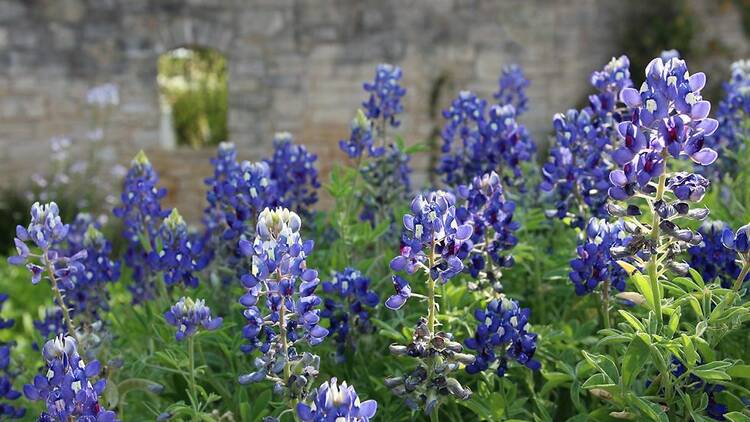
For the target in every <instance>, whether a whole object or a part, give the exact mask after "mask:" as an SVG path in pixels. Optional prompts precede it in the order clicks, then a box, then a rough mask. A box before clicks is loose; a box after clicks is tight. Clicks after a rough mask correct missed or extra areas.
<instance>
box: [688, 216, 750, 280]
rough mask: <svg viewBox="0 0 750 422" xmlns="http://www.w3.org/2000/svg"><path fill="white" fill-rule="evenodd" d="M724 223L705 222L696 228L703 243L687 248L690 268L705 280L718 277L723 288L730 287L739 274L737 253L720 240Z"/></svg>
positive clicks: (724, 226)
mask: <svg viewBox="0 0 750 422" xmlns="http://www.w3.org/2000/svg"><path fill="white" fill-rule="evenodd" d="M726 227H727V226H726V223H723V222H721V221H716V222H705V223H703V224H702V225H701V227H700V229H698V233H700V234H701V236H703V243H701V244H700V245H696V246H691V247H690V248H688V254H689V255H690V268H693V269H694V270H696V271H698V272H699V273H700V274H701V275H702V276H703V278H704V279H705V280H708V281H713V280H716V279H718V280H719V282H720V283H721V286H722V287H724V288H730V287H732V283H733V282H734V280H735V279H737V277H739V275H740V270H741V268H740V266H739V265H738V264H737V254H736V252H734V251H732V250H731V249H727V248H726V247H725V246H724V244H723V243H722V241H721V238H722V233H723V232H724V229H725V228H726Z"/></svg>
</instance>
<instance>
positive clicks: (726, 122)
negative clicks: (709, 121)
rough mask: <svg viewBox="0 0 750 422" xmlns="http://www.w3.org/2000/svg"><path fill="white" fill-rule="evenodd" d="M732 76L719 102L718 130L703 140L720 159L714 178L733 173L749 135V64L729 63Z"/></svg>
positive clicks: (743, 62)
mask: <svg viewBox="0 0 750 422" xmlns="http://www.w3.org/2000/svg"><path fill="white" fill-rule="evenodd" d="M731 70H732V75H731V77H730V79H729V81H727V82H725V83H724V98H723V99H722V100H721V102H719V107H718V110H717V112H716V118H717V119H718V121H719V128H718V129H717V131H716V133H715V134H714V135H713V136H711V137H708V138H707V139H706V141H707V143H708V145H709V146H710V147H711V148H714V149H715V150H717V152H718V153H719V154H720V155H721V156H722V157H721V159H720V160H719V161H718V163H717V164H718V165H717V167H716V173H717V174H716V175H722V174H727V173H730V174H731V172H732V170H733V169H735V168H736V166H737V163H738V160H739V158H740V157H742V154H743V151H745V150H746V146H745V144H746V139H747V137H748V135H750V126H749V125H748V116H750V60H740V61H737V62H735V63H732V69H731Z"/></svg>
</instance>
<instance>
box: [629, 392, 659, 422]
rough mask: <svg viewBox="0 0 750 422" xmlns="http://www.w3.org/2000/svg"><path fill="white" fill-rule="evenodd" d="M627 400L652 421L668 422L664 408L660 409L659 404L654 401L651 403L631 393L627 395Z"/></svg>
mask: <svg viewBox="0 0 750 422" xmlns="http://www.w3.org/2000/svg"><path fill="white" fill-rule="evenodd" d="M628 402H630V404H631V405H633V406H635V407H636V408H638V410H640V411H641V413H643V414H644V415H646V416H648V418H649V419H650V420H652V421H656V422H669V418H668V417H667V414H666V413H664V410H662V408H661V406H659V405H658V404H656V403H652V402H650V401H648V400H646V399H642V398H640V397H638V396H636V395H633V394H630V395H628Z"/></svg>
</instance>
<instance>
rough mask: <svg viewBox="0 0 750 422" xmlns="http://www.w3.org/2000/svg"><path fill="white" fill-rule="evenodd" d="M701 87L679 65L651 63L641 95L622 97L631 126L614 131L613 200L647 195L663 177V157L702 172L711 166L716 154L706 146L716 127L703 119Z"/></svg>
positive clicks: (626, 92) (701, 78)
mask: <svg viewBox="0 0 750 422" xmlns="http://www.w3.org/2000/svg"><path fill="white" fill-rule="evenodd" d="M705 84H706V76H705V75H704V74H703V73H700V72H699V73H696V74H693V75H690V74H689V73H688V70H687V65H686V64H685V62H684V61H683V60H680V59H676V58H673V59H671V60H669V61H668V62H667V63H664V62H663V61H662V60H661V59H660V58H656V59H654V60H652V61H651V63H649V65H648V67H647V68H646V81H645V82H644V83H643V85H642V86H641V89H640V91H638V90H636V89H634V88H625V89H623V90H622V91H621V94H620V97H621V99H622V101H623V102H624V103H625V104H626V105H627V106H628V107H630V108H631V109H632V110H633V120H632V122H621V123H619V124H618V125H617V131H618V133H619V134H620V137H621V138H622V139H623V145H622V147H621V148H620V149H618V150H617V151H615V152H614V153H613V155H612V157H613V159H614V160H615V162H616V163H617V164H618V165H619V166H621V167H622V168H621V169H617V170H614V171H612V173H610V181H611V182H612V185H613V186H612V187H611V188H610V190H609V194H610V196H611V197H612V198H614V199H618V200H624V199H627V198H629V197H630V196H632V195H633V194H635V192H636V191H642V192H647V193H648V192H650V190H651V189H653V187H649V183H650V182H651V181H652V180H653V179H655V178H659V177H661V176H662V175H664V174H665V171H666V166H665V158H666V157H668V156H672V157H674V158H682V157H689V158H690V159H691V160H692V161H693V162H695V163H696V164H700V165H702V166H707V165H709V164H711V163H713V162H714V161H715V160H716V157H717V153H716V151H714V150H713V149H711V148H709V147H708V146H707V145H706V142H705V138H706V137H707V136H710V135H711V134H713V133H714V131H715V130H716V128H717V126H718V122H717V121H716V120H714V119H711V118H708V117H707V116H708V113H709V111H710V108H711V104H710V103H709V102H708V101H705V100H703V99H702V97H701V95H700V91H701V90H702V89H703V87H704V86H705ZM701 183H703V182H701Z"/></svg>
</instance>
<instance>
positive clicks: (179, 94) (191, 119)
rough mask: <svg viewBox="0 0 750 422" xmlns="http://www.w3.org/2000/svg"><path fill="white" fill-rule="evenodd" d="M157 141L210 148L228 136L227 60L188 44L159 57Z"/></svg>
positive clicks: (213, 52) (179, 145)
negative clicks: (158, 130) (158, 128)
mask: <svg viewBox="0 0 750 422" xmlns="http://www.w3.org/2000/svg"><path fill="white" fill-rule="evenodd" d="M157 69H158V73H157V83H158V85H159V105H160V109H161V124H160V138H161V139H160V142H161V145H162V146H163V147H165V148H168V149H172V148H175V147H187V148H192V149H201V148H206V147H208V148H211V147H214V146H215V145H217V144H218V143H219V142H222V141H225V140H227V138H228V135H229V134H228V130H227V115H228V86H227V80H228V76H227V75H228V72H227V59H226V57H224V55H222V54H221V53H220V52H219V51H217V50H215V49H212V48H205V47H197V46H189V47H179V48H175V49H173V50H170V51H168V52H166V53H164V54H162V55H160V56H159V61H158V66H157Z"/></svg>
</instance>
